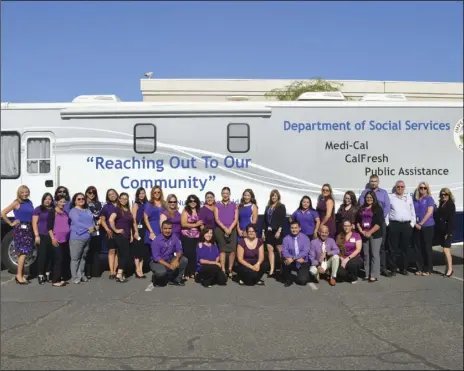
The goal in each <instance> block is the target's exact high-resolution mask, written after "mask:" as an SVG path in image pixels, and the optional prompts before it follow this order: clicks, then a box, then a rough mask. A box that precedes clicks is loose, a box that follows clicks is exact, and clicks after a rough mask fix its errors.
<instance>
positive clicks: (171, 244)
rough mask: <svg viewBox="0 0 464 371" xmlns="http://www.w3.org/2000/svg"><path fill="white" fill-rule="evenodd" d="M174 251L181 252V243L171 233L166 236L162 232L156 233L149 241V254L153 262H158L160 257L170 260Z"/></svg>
mask: <svg viewBox="0 0 464 371" xmlns="http://www.w3.org/2000/svg"><path fill="white" fill-rule="evenodd" d="M174 253H176V254H182V245H181V244H180V240H179V239H178V238H177V237H176V236H174V235H173V234H171V236H170V237H168V238H166V237H164V235H163V234H158V235H156V237H155V239H154V240H153V241H152V242H151V256H152V258H153V261H154V262H155V263H158V262H159V261H160V260H161V259H163V260H165V261H167V262H170V261H171V260H172V258H173V257H174Z"/></svg>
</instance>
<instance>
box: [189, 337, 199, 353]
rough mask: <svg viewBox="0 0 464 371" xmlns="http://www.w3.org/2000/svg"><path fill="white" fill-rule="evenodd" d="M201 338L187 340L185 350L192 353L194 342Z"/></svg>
mask: <svg viewBox="0 0 464 371" xmlns="http://www.w3.org/2000/svg"><path fill="white" fill-rule="evenodd" d="M200 338H201V336H195V337H193V338H191V339H189V340H187V350H189V351H192V350H194V349H195V344H194V343H195V341H197V340H199V339H200Z"/></svg>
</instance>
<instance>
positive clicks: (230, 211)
mask: <svg viewBox="0 0 464 371" xmlns="http://www.w3.org/2000/svg"><path fill="white" fill-rule="evenodd" d="M216 207H217V209H218V217H219V220H220V221H221V223H222V224H224V225H225V226H226V227H227V228H229V227H230V226H231V225H232V223H233V222H234V220H235V210H236V209H237V204H236V203H235V202H233V201H229V203H228V204H227V205H224V204H223V203H222V202H217V203H216Z"/></svg>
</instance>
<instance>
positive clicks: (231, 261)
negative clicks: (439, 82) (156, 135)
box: [2, 175, 456, 287]
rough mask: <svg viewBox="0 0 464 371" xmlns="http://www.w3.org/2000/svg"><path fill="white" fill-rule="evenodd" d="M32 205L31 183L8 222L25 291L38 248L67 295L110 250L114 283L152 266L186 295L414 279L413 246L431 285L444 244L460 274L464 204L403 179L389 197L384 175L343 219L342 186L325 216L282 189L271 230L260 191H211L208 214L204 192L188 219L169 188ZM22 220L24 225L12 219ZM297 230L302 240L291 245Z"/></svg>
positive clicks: (49, 275) (324, 207)
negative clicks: (221, 288)
mask: <svg viewBox="0 0 464 371" xmlns="http://www.w3.org/2000/svg"><path fill="white" fill-rule="evenodd" d="M29 197H30V190H29V188H28V187H27V186H25V185H22V186H20V187H19V188H18V191H17V195H16V198H15V199H14V201H13V202H12V203H11V204H10V205H9V206H8V207H6V208H5V209H4V210H2V218H3V220H4V221H5V222H6V223H8V224H9V225H10V226H11V227H12V228H13V235H14V237H13V238H14V245H15V251H16V253H17V254H18V269H17V274H16V282H17V283H18V284H21V285H27V284H29V283H30V281H29V280H28V279H27V278H26V277H25V275H24V270H23V267H24V262H25V258H26V256H27V255H29V254H31V253H32V252H33V250H34V249H35V248H37V253H38V272H37V273H38V275H37V279H38V282H39V284H44V283H45V282H47V281H51V282H52V284H53V286H56V287H62V286H65V285H66V284H67V280H66V279H65V273H64V270H65V269H69V270H70V275H71V282H72V283H74V284H80V283H82V282H87V281H88V280H89V279H90V278H91V277H95V276H100V275H101V272H100V264H99V255H100V252H101V248H102V244H103V243H104V244H105V245H106V248H107V250H108V265H109V278H110V279H112V280H115V281H116V282H118V283H124V282H127V276H128V275H129V272H131V271H133V272H134V275H135V277H136V278H138V279H143V278H146V276H145V274H144V261H145V262H146V261H147V260H149V266H150V269H151V271H152V272H153V275H152V280H153V284H154V285H155V286H165V285H166V284H171V285H176V286H183V285H185V281H187V280H191V279H194V280H196V281H197V282H199V283H201V284H202V285H203V286H205V287H211V286H212V285H214V284H217V285H225V284H226V283H227V281H228V280H229V279H232V278H234V279H235V280H236V281H237V282H238V283H239V284H240V285H264V280H263V276H264V274H265V273H267V276H268V277H275V278H276V279H278V280H280V281H281V282H282V283H283V284H284V285H285V286H286V287H288V286H290V285H292V283H293V282H296V283H297V284H299V285H306V284H307V283H308V282H309V281H310V280H313V281H314V282H316V283H318V282H319V281H320V279H322V278H325V279H326V280H327V281H328V282H329V284H330V285H331V286H335V285H336V282H340V281H346V282H351V283H356V282H357V281H358V277H361V278H363V279H364V280H366V281H368V282H372V283H373V282H377V281H378V279H379V277H380V275H384V276H387V277H391V276H394V275H396V273H401V274H403V275H408V264H409V260H408V249H409V247H410V246H413V247H414V249H415V263H416V271H415V274H416V275H419V276H428V275H430V274H431V273H432V271H433V264H432V246H433V244H434V242H435V243H438V244H440V245H441V246H442V247H443V251H444V254H445V256H446V261H447V267H446V271H445V272H443V276H444V277H450V276H451V275H452V274H453V268H452V258H451V252H450V247H451V241H452V234H453V230H454V226H455V211H456V208H455V204H454V197H453V194H452V192H451V191H450V189H448V188H443V189H442V190H441V191H440V199H439V202H438V203H437V204H435V201H434V200H433V198H432V196H431V191H430V186H429V185H428V184H427V183H426V182H420V183H419V185H418V186H417V188H416V190H415V192H414V194H413V195H412V196H411V195H410V194H407V193H405V184H404V182H403V181H397V182H396V184H395V187H394V190H393V192H392V193H391V194H389V193H388V192H387V191H386V190H385V189H381V188H379V178H378V176H376V175H373V176H371V177H370V179H369V184H368V186H367V187H366V189H365V190H364V191H363V192H362V194H361V195H360V197H359V200H357V198H356V195H355V194H354V192H352V191H347V192H346V193H345V195H344V198H343V202H342V204H341V205H340V207H339V208H338V210H335V202H334V196H333V191H332V188H331V186H330V185H329V184H324V185H323V186H322V189H321V194H320V195H319V197H318V199H317V203H316V207H315V208H314V206H313V203H312V200H311V197H309V196H306V195H305V196H303V197H302V199H301V201H300V204H299V206H298V208H297V209H296V210H295V211H294V212H293V213H292V214H291V215H290V216H288V214H287V209H286V206H285V205H284V204H283V203H282V201H281V196H280V193H279V191H278V190H272V191H271V192H270V196H269V201H268V203H267V205H266V206H265V210H264V220H263V223H262V228H260V229H258V226H257V222H258V214H259V213H258V205H257V202H256V198H255V195H254V192H253V190H251V189H246V190H245V191H243V193H242V196H241V199H240V202H239V203H238V204H237V203H235V202H233V201H232V200H231V198H230V197H231V191H230V189H229V188H228V187H224V188H223V189H222V191H221V200H220V201H216V198H215V195H214V193H212V192H207V193H206V194H205V200H204V203H203V205H202V204H201V201H200V199H199V198H198V196H196V195H194V194H192V195H189V196H188V197H187V199H186V201H185V203H184V205H185V206H184V207H183V209H182V210H179V200H178V199H177V197H176V195H175V194H169V195H167V197H165V196H164V194H163V190H162V189H161V188H160V187H158V186H155V187H153V188H152V189H151V190H150V194H149V198H148V197H147V191H146V190H145V189H144V188H139V189H137V191H136V193H135V200H134V202H133V204H132V206H131V205H130V201H129V199H130V197H129V195H128V194H127V193H125V192H123V193H120V194H118V192H117V191H116V190H115V189H108V190H107V192H106V197H105V201H106V202H105V203H102V202H101V201H100V200H99V197H98V192H97V189H96V188H95V187H93V186H90V187H88V188H87V189H86V190H85V192H84V193H81V192H77V193H75V194H74V195H73V197H72V198H71V197H70V193H69V190H68V189H67V188H66V187H63V186H60V187H58V188H57V189H56V192H55V194H54V195H52V194H50V193H45V194H44V195H43V196H42V200H41V204H40V205H39V206H37V207H35V208H34V206H33V204H32V202H31V201H30V199H29ZM11 211H12V212H13V214H14V218H13V219H10V218H9V217H8V216H7V215H8V214H9V213H10V212H11ZM288 221H289V222H290V231H289V234H287V235H286V236H284V234H285V232H284V227H285V226H286V223H287V222H288ZM265 250H266V251H267V258H266V254H265ZM68 255H69V257H68ZM397 255H399V257H400V259H399V260H398V259H397V258H398V256H397ZM293 272H295V273H296V276H295V275H294V274H293ZM361 273H363V275H361Z"/></svg>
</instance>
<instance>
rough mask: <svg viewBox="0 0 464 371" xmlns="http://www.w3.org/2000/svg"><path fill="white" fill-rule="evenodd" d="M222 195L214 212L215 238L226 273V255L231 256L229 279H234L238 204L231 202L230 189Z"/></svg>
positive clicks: (225, 189)
mask: <svg viewBox="0 0 464 371" xmlns="http://www.w3.org/2000/svg"><path fill="white" fill-rule="evenodd" d="M221 195H222V200H221V202H218V203H216V209H215V210H214V219H215V221H216V229H215V230H214V238H215V240H216V241H217V243H218V245H219V250H220V251H221V253H220V255H219V257H220V261H221V267H222V271H223V272H224V273H226V254H229V272H228V277H229V278H232V269H233V267H234V262H235V252H236V250H237V230H236V229H235V227H236V225H237V222H238V212H237V204H236V203H235V202H233V201H231V200H230V188H229V187H224V188H223V189H222V191H221Z"/></svg>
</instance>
